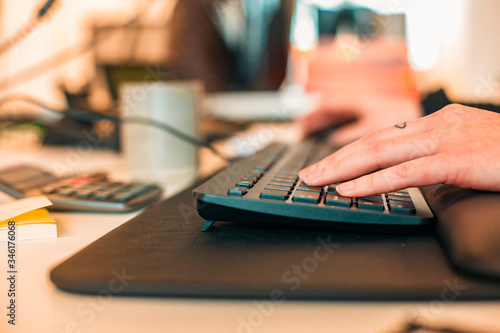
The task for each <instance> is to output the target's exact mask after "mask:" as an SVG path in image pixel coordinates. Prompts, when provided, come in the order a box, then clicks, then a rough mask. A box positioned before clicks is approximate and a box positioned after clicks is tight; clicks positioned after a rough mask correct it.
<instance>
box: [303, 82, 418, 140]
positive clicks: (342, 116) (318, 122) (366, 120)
mask: <svg viewBox="0 0 500 333" xmlns="http://www.w3.org/2000/svg"><path fill="white" fill-rule="evenodd" d="M423 114H424V112H423V109H422V107H421V105H420V98H419V97H418V96H417V95H416V94H410V93H399V92H390V93H384V92H380V91H378V90H377V91H372V92H370V91H367V90H366V89H365V90H364V91H363V90H362V89H361V90H360V89H349V90H338V91H336V92H330V93H328V94H327V95H326V96H325V98H324V99H323V101H322V102H321V103H320V106H319V107H318V108H317V109H316V110H315V111H313V112H312V113H310V114H308V115H306V116H305V117H303V118H301V119H299V125H300V126H301V127H302V131H303V132H304V135H306V136H307V135H310V134H312V133H314V132H316V131H319V130H322V129H325V128H328V127H332V126H335V125H340V124H342V123H345V122H347V121H350V120H353V122H351V123H348V124H346V125H344V126H342V127H340V128H339V129H337V130H336V131H335V132H334V133H333V134H331V135H330V137H329V142H330V143H331V144H332V145H342V146H343V145H345V144H348V143H351V142H352V141H354V140H357V139H359V138H361V137H362V136H364V135H366V134H368V133H370V132H373V131H375V130H379V129H382V128H385V127H387V126H390V125H392V124H395V123H398V122H402V121H405V120H413V119H417V118H419V117H421V116H423Z"/></svg>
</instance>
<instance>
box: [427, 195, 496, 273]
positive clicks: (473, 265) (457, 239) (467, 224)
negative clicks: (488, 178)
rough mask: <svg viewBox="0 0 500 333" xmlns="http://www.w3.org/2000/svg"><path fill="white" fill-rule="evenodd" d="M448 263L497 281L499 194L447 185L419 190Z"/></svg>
mask: <svg viewBox="0 0 500 333" xmlns="http://www.w3.org/2000/svg"><path fill="white" fill-rule="evenodd" d="M422 193H423V195H424V197H425V198H426V200H427V202H428V204H429V206H430V208H431V209H432V211H433V213H434V215H435V216H436V219H437V221H438V223H437V224H436V228H437V235H438V238H439V240H440V243H441V245H442V247H443V248H444V251H445V252H446V254H447V255H448V257H449V259H450V261H451V263H452V264H453V265H454V266H455V267H456V268H457V269H459V270H462V271H464V272H466V273H471V274H475V275H481V276H485V277H490V278H495V279H500V193H497V192H484V191H476V190H470V189H462V188H457V187H454V186H448V185H434V186H428V187H424V188H422Z"/></svg>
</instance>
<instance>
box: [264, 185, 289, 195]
mask: <svg viewBox="0 0 500 333" xmlns="http://www.w3.org/2000/svg"><path fill="white" fill-rule="evenodd" d="M265 190H273V191H286V192H287V193H289V192H290V190H291V187H283V186H272V185H268V186H266V188H265Z"/></svg>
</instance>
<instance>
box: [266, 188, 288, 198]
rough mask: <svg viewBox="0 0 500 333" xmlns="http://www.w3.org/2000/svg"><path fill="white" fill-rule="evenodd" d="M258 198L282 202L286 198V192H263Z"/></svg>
mask: <svg viewBox="0 0 500 333" xmlns="http://www.w3.org/2000/svg"><path fill="white" fill-rule="evenodd" d="M260 198H261V199H273V200H281V201H284V200H286V198H288V191H275V190H264V191H262V193H261V194H260Z"/></svg>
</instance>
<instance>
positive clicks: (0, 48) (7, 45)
mask: <svg viewBox="0 0 500 333" xmlns="http://www.w3.org/2000/svg"><path fill="white" fill-rule="evenodd" d="M55 3H57V0H47V1H46V2H45V3H44V4H43V6H42V7H40V9H39V10H38V11H37V12H36V14H35V15H33V17H32V18H31V20H29V21H28V22H27V23H26V24H24V25H23V26H22V27H21V28H19V30H17V31H16V32H15V33H13V34H12V35H11V36H10V37H9V38H7V40H6V41H5V42H3V43H1V44H0V56H1V55H2V54H3V53H5V52H7V51H9V50H10V49H11V48H13V47H14V46H15V45H16V44H17V43H19V42H20V41H22V40H23V39H25V38H26V37H28V35H29V34H31V33H32V32H33V31H34V30H35V29H36V28H37V27H38V25H39V24H40V23H41V22H42V21H43V19H44V18H45V16H46V15H47V13H49V12H50V9H52V8H53V6H54V4H55Z"/></svg>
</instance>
